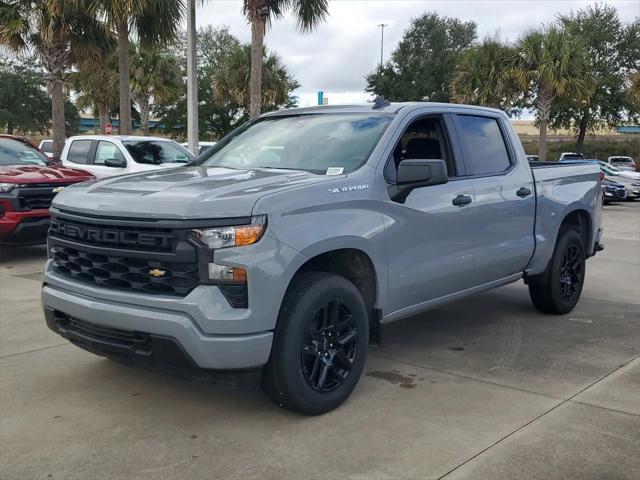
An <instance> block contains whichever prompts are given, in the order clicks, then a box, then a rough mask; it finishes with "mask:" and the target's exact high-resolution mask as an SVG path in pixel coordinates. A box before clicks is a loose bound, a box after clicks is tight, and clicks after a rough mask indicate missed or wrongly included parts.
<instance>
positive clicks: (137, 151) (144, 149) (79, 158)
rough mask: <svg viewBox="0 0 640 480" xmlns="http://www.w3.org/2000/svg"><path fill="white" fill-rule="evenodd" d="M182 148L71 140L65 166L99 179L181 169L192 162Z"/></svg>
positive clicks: (147, 140)
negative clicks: (76, 168) (170, 168)
mask: <svg viewBox="0 0 640 480" xmlns="http://www.w3.org/2000/svg"><path fill="white" fill-rule="evenodd" d="M193 158H194V157H193V155H192V154H191V153H190V152H189V151H188V150H187V149H186V148H184V147H183V146H182V145H180V144H179V143H177V142H174V141H173V140H169V139H166V138H161V137H134V136H122V135H86V136H78V137H71V138H69V139H68V140H67V142H66V143H65V146H64V150H63V151H62V158H61V160H62V164H63V165H64V166H68V167H79V168H82V169H83V170H86V171H88V172H91V173H93V174H94V175H95V176H96V177H98V178H104V177H110V176H113V175H124V174H125V173H135V172H145V171H148V170H157V169H161V168H169V167H178V166H181V165H184V164H185V163H188V162H190V161H191V160H193Z"/></svg>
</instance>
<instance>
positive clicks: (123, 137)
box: [69, 135, 173, 142]
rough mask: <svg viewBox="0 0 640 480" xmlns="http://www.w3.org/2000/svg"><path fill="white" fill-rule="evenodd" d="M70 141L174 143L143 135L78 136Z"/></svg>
mask: <svg viewBox="0 0 640 480" xmlns="http://www.w3.org/2000/svg"><path fill="white" fill-rule="evenodd" d="M69 140H120V141H122V142H126V141H131V140H133V141H150V140H153V141H163V142H173V140H172V139H170V138H164V137H145V136H142V135H77V136H75V137H71V138H69Z"/></svg>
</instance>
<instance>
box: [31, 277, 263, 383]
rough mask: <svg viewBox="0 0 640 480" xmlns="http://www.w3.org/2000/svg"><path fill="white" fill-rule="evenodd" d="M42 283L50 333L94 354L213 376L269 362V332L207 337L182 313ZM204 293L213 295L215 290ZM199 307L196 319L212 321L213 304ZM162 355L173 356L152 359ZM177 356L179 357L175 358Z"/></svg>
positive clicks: (188, 316) (207, 335)
mask: <svg viewBox="0 0 640 480" xmlns="http://www.w3.org/2000/svg"><path fill="white" fill-rule="evenodd" d="M47 277H49V278H50V279H51V277H52V274H50V273H48V272H46V273H45V285H44V286H43V288H42V304H43V307H44V311H45V318H46V319H47V324H48V325H49V327H50V328H51V329H52V330H53V331H54V332H56V333H58V334H60V335H62V336H63V337H65V338H68V339H69V340H70V341H72V342H73V343H74V344H76V345H78V346H80V347H82V348H85V349H86V350H89V351H92V352H94V353H98V354H103V355H116V356H124V357H129V358H131V359H134V360H135V359H143V360H149V361H151V362H153V363H158V364H160V365H166V364H167V363H168V364H171V365H172V366H177V367H180V366H185V365H192V366H195V367H198V368H204V369H214V370H234V369H248V368H254V367H259V366H261V365H264V364H265V363H266V362H267V361H268V359H269V354H270V352H271V344H272V341H273V333H272V332H270V331H267V332H259V333H249V334H240V335H238V334H236V335H234V334H227V335H224V334H223V335H220V334H208V333H205V332H203V331H202V329H201V328H199V326H198V325H197V323H196V322H195V320H194V319H193V317H192V316H191V315H190V314H189V313H186V312H184V311H182V312H180V311H176V310H170V309H163V308H158V307H155V308H150V307H145V306H144V305H139V304H136V305H134V304H131V303H124V302H118V301H110V300H106V299H99V298H96V297H94V296H91V297H90V296H86V295H83V294H81V293H78V292H77V291H73V290H69V289H65V288H61V287H60V286H59V285H58V286H56V285H53V284H47V283H46V282H47ZM207 289H215V290H217V287H207ZM218 292H219V290H218ZM209 293H212V292H209ZM220 295H222V294H221V293H220ZM201 307H202V308H203V310H204V311H203V312H201V313H202V314H205V313H206V314H207V315H208V316H215V308H216V307H215V306H214V305H213V304H208V305H201ZM220 313H221V314H222V312H220ZM70 321H72V322H76V323H78V322H79V324H80V325H81V327H78V328H75V327H74V328H71V327H73V325H72V324H70ZM105 331H106V332H107V333H106V334H105V333H104V332H105ZM96 332H98V333H96ZM123 338H124V339H125V340H126V339H127V338H129V339H131V338H133V339H136V338H142V339H146V343H145V342H143V343H142V344H141V343H140V342H137V341H129V340H126V341H125V340H122V339H123ZM167 349H168V350H170V351H172V352H173V353H171V354H170V355H169V357H170V358H171V359H174V360H169V361H168V360H167V359H166V357H167V356H166V355H165V354H161V353H158V352H165V351H166V350H167ZM176 352H177V353H176ZM180 352H182V353H183V355H179V353H180ZM180 358H181V360H179V361H175V360H176V359H180Z"/></svg>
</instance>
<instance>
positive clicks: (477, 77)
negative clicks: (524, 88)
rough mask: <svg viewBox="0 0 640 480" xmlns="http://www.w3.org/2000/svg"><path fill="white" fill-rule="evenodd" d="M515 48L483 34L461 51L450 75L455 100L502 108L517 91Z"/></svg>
mask: <svg viewBox="0 0 640 480" xmlns="http://www.w3.org/2000/svg"><path fill="white" fill-rule="evenodd" d="M515 59H516V50H515V49H514V48H512V47H510V46H509V45H506V44H504V43H502V42H501V41H500V40H499V39H494V38H485V39H484V40H483V41H482V43H480V44H479V45H476V46H473V47H471V48H469V49H467V50H465V51H464V53H462V54H461V56H460V59H459V60H458V64H457V66H456V69H455V71H454V74H453V78H452V79H451V85H450V89H451V98H452V100H453V101H454V102H459V103H469V104H472V105H485V106H487V107H492V108H500V109H505V108H507V107H509V106H511V104H512V101H513V98H514V96H515V95H516V90H517V89H516V86H515V84H514V79H513V64H514V61H515Z"/></svg>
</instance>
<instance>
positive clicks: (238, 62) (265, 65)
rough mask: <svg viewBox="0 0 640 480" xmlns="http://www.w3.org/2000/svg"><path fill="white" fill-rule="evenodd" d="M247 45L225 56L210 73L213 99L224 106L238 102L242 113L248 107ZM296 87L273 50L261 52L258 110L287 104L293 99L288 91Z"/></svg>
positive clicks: (270, 109) (248, 49) (248, 47)
mask: <svg viewBox="0 0 640 480" xmlns="http://www.w3.org/2000/svg"><path fill="white" fill-rule="evenodd" d="M250 78H251V45H242V46H240V47H238V48H236V49H235V50H234V51H233V52H232V53H231V54H230V55H228V56H226V57H225V59H224V61H223V62H222V63H221V65H220V68H219V69H217V70H216V72H215V73H214V75H213V91H214V95H215V98H216V101H217V102H218V103H219V104H221V105H225V106H239V107H241V108H243V109H244V112H245V115H246V112H248V111H249V107H250V97H251V92H250V87H249V83H250V82H249V80H250ZM298 87H300V84H299V83H298V82H297V80H296V79H295V78H294V77H293V76H292V75H290V74H289V73H288V72H287V69H286V67H285V66H284V64H283V63H282V61H281V60H280V57H279V56H278V54H276V53H275V52H267V51H266V49H265V50H264V52H263V55H262V105H261V107H260V108H261V111H263V112H269V111H272V110H277V109H278V108H281V107H289V106H291V105H292V104H293V103H294V102H295V100H294V99H293V97H292V96H291V92H292V91H293V90H295V89H297V88H298Z"/></svg>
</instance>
